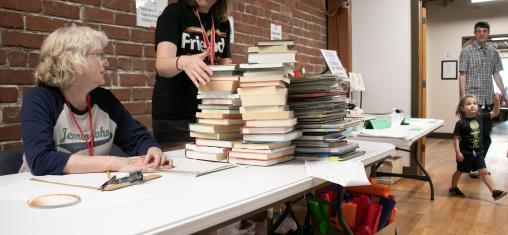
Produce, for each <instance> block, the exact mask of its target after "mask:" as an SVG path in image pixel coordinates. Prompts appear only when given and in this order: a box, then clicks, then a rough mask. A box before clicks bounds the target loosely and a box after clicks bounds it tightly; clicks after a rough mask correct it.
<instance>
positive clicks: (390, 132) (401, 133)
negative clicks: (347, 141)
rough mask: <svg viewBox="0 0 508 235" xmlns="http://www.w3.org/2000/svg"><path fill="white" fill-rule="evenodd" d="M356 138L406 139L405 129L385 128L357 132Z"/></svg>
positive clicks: (407, 136)
mask: <svg viewBox="0 0 508 235" xmlns="http://www.w3.org/2000/svg"><path fill="white" fill-rule="evenodd" d="M358 136H364V137H385V138H395V139H408V138H409V134H408V132H407V128H387V129H378V130H377V129H364V130H361V131H359V132H358Z"/></svg>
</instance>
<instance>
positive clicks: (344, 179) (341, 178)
mask: <svg viewBox="0 0 508 235" xmlns="http://www.w3.org/2000/svg"><path fill="white" fill-rule="evenodd" d="M305 168H306V169H307V175H308V176H313V177H317V178H320V179H323V180H326V181H329V182H333V183H336V184H339V185H342V186H344V187H347V186H360V185H370V182H369V179H368V178H367V173H366V172H365V167H364V166H363V163H362V162H360V161H344V162H340V161H305Z"/></svg>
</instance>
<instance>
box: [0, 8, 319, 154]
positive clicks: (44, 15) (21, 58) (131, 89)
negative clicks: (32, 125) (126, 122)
mask: <svg viewBox="0 0 508 235" xmlns="http://www.w3.org/2000/svg"><path fill="white" fill-rule="evenodd" d="M231 2H233V3H232V4H233V5H232V9H233V12H232V16H233V18H234V23H235V43H234V44H233V46H232V52H233V61H234V62H235V63H242V62H245V61H246V58H245V52H246V50H247V47H248V46H251V45H254V44H255V43H256V41H258V40H268V39H269V38H270V22H273V23H275V24H279V25H282V31H283V38H285V39H286V38H287V39H293V40H295V44H296V50H297V51H298V55H297V60H298V61H300V62H301V63H302V65H304V66H305V68H306V70H307V72H311V73H319V72H321V71H322V70H323V69H324V66H323V65H322V63H323V61H322V60H321V58H320V55H319V50H318V49H319V48H325V47H326V16H325V14H324V11H323V1H322V0H280V1H272V0H257V1H254V0H245V1H236V0H232V1H231ZM135 12H136V9H135V0H71V1H57V0H0V150H4V149H12V148H15V147H19V146H20V145H21V142H20V139H21V134H20V132H21V131H20V130H21V123H20V115H19V111H20V106H21V103H22V101H23V99H22V98H23V96H24V94H26V92H27V91H28V90H30V89H31V88H32V87H33V86H34V85H33V84H34V83H33V69H34V68H35V67H36V66H37V63H38V56H39V48H40V46H41V43H42V41H43V39H44V38H45V37H46V36H47V35H48V34H49V33H50V32H51V31H53V30H55V29H56V28H59V27H62V26H65V25H70V24H72V23H76V24H80V25H87V26H90V27H92V28H95V29H100V30H103V31H105V32H106V34H107V35H108V37H109V38H110V42H109V44H108V46H107V47H106V48H105V52H106V53H107V54H108V61H109V68H108V76H107V77H108V79H107V82H106V85H105V86H106V87H107V88H109V89H110V90H112V91H113V93H114V94H115V96H116V97H117V98H118V99H119V100H120V101H121V102H122V103H123V104H124V105H125V106H126V108H127V109H128V110H129V112H130V113H131V114H132V115H133V116H134V117H135V118H136V119H137V120H139V121H140V122H141V123H143V124H144V125H146V126H147V127H149V128H150V127H151V95H152V86H153V84H154V82H155V79H154V74H155V68H154V63H155V58H154V57H155V52H154V47H153V37H154V31H153V30H152V29H148V28H144V27H137V26H136V15H135Z"/></svg>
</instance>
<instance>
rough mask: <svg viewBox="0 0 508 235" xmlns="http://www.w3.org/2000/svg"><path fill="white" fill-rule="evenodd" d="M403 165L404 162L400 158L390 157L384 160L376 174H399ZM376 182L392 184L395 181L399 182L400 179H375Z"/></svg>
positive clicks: (386, 177) (384, 177)
mask: <svg viewBox="0 0 508 235" xmlns="http://www.w3.org/2000/svg"><path fill="white" fill-rule="evenodd" d="M403 165H404V161H403V159H402V157H397V156H394V157H390V158H388V159H386V160H385V161H384V162H383V164H381V166H379V168H377V171H378V172H386V173H396V174H401V173H402V167H403ZM376 180H377V182H379V183H381V184H394V183H396V182H397V181H399V180H400V177H388V176H383V177H376Z"/></svg>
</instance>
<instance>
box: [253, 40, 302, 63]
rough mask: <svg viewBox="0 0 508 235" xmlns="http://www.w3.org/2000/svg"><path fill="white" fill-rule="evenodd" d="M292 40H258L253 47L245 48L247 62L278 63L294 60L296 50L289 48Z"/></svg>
mask: <svg viewBox="0 0 508 235" xmlns="http://www.w3.org/2000/svg"><path fill="white" fill-rule="evenodd" d="M293 45H294V42H293V41H292V40H272V41H260V42H258V43H257V44H256V46H254V47H248V48H247V62H248V63H250V64H256V63H280V62H288V63H295V62H296V51H295V50H291V49H292V48H293Z"/></svg>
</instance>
